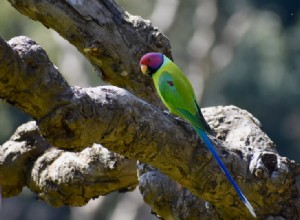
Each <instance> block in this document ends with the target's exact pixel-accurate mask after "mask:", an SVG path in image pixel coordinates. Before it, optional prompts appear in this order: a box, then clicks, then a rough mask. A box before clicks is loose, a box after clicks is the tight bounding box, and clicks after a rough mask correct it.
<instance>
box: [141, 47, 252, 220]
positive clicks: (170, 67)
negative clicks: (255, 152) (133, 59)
mask: <svg viewBox="0 0 300 220" xmlns="http://www.w3.org/2000/svg"><path fill="white" fill-rule="evenodd" d="M140 67H141V71H142V72H143V73H144V74H148V75H150V76H151V77H152V79H153V81H154V85H155V88H156V90H157V93H158V95H159V97H160V98H161V99H162V101H163V103H164V104H165V106H166V107H167V108H168V109H169V111H170V112H171V113H173V114H175V115H178V116H179V117H181V118H183V119H184V120H186V121H187V122H189V123H190V124H191V125H192V127H193V128H194V129H195V131H196V132H197V134H198V135H199V136H200V138H201V139H202V140H203V142H204V143H205V145H206V146H207V147H208V149H209V150H210V151H211V153H212V155H213V156H214V158H215V159H216V161H217V163H218V165H219V167H220V168H221V170H222V171H223V172H224V174H225V175H226V177H227V178H228V180H229V182H230V183H231V184H232V186H233V188H234V189H235V191H236V192H237V194H238V195H239V197H240V199H241V200H242V201H243V203H244V204H245V205H246V207H247V208H248V210H249V211H250V213H251V214H252V216H253V217H256V214H255V212H254V209H253V207H252V206H251V204H250V203H249V201H248V200H247V198H246V197H245V195H244V194H243V193H242V191H241V190H240V188H239V186H238V185H237V183H236V182H235V181H234V179H233V178H232V176H231V175H230V174H229V172H228V170H227V169H226V167H225V165H224V163H223V162H222V161H221V159H220V157H219V156H218V154H217V152H216V150H215V148H214V146H213V144H212V142H211V140H210V139H209V137H208V136H207V134H206V133H208V134H213V132H212V130H211V128H210V127H209V125H208V124H207V123H206V121H205V119H204V117H203V115H202V112H201V109H200V108H199V106H198V104H197V102H196V98H195V94H194V90H193V87H192V85H191V83H190V82H189V80H188V79H187V78H186V76H185V75H184V74H183V73H182V71H181V70H180V69H179V67H178V66H177V65H176V64H175V63H173V62H172V61H171V60H170V59H169V58H168V57H166V56H165V55H163V54H161V53H155V52H152V53H147V54H145V55H144V56H143V57H142V58H141V60H140Z"/></svg>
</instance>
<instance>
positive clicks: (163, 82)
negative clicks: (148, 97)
mask: <svg viewBox="0 0 300 220" xmlns="http://www.w3.org/2000/svg"><path fill="white" fill-rule="evenodd" d="M182 77H184V78H182ZM158 89H159V93H160V94H159V95H160V96H161V98H162V100H163V102H164V104H165V105H166V106H167V108H168V109H169V110H170V112H171V113H174V114H176V115H178V116H180V117H181V118H183V119H185V120H186V121H188V122H189V123H190V124H191V125H192V126H193V127H197V128H201V129H202V130H204V131H206V132H208V133H210V134H212V131H211V129H210V127H209V125H208V124H207V123H206V121H205V119H204V117H203V115H202V113H201V110H200V108H199V106H198V105H197V102H196V100H195V95H194V91H193V89H192V86H191V85H190V83H189V81H187V79H186V78H185V76H184V75H183V76H179V77H177V76H174V73H173V74H172V72H167V71H164V72H162V74H161V75H160V77H159V79H158Z"/></svg>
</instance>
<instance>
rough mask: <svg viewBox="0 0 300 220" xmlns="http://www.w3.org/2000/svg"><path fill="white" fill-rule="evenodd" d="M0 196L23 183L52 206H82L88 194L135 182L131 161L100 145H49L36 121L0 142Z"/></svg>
mask: <svg viewBox="0 0 300 220" xmlns="http://www.w3.org/2000/svg"><path fill="white" fill-rule="evenodd" d="M0 155H1V156H0V183H1V185H2V189H3V196H4V197H10V196H14V195H17V194H19V193H20V192H21V191H22V188H23V186H25V185H27V186H28V187H29V188H30V189H31V190H32V191H34V192H36V193H37V194H38V196H39V197H40V198H41V199H44V200H45V201H47V202H48V203H49V204H51V205H53V206H56V207H57V206H62V205H72V206H81V205H84V204H86V203H87V202H88V201H89V200H90V199H91V198H95V197H98V196H99V195H105V194H108V193H110V192H113V191H116V190H130V189H132V188H134V187H135V186H136V185H137V175H136V162H135V161H134V160H129V159H126V158H124V157H123V156H119V155H118V154H116V153H111V152H109V151H108V150H107V149H105V148H103V147H102V146H101V145H96V144H95V145H93V146H92V147H87V148H85V149H84V150H83V151H81V152H78V153H73V152H66V151H63V150H59V149H56V148H53V147H52V146H51V145H50V144H49V143H48V142H47V141H45V139H44V138H42V137H41V136H40V134H39V131H38V127H37V126H36V124H35V122H33V121H32V122H29V123H26V124H24V125H22V126H20V127H19V128H18V129H17V131H16V133H15V134H14V135H13V136H12V137H11V139H10V140H9V141H7V142H6V143H4V144H3V145H2V146H1V147H0Z"/></svg>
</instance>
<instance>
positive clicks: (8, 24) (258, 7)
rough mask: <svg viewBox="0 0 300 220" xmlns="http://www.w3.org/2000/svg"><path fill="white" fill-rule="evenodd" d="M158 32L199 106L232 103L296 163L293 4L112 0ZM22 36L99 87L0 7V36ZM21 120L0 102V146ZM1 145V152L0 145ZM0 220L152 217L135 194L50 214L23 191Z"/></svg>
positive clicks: (72, 58) (52, 43)
mask: <svg viewBox="0 0 300 220" xmlns="http://www.w3.org/2000/svg"><path fill="white" fill-rule="evenodd" d="M117 2H118V3H119V4H120V5H122V6H123V7H124V9H125V10H127V11H129V12H130V13H131V14H135V15H140V16H142V17H143V18H145V19H150V20H151V21H152V23H153V25H154V26H157V27H158V28H159V30H161V31H162V32H163V33H164V34H166V35H167V36H168V37H169V39H170V41H171V45H172V51H173V57H174V60H175V62H176V63H177V64H178V65H179V66H180V67H181V68H182V69H183V71H184V72H185V73H186V75H188V77H189V79H190V80H191V81H192V83H193V86H194V88H195V90H196V93H197V97H198V99H199V101H201V103H202V104H201V106H202V107H206V106H216V105H236V106H238V107H240V108H243V109H246V110H247V111H249V112H250V113H252V114H253V115H254V116H255V117H257V118H258V119H259V120H260V122H261V123H262V125H263V130H264V131H265V132H266V133H267V134H268V135H269V137H270V138H271V139H272V140H273V141H274V142H275V143H276V145H277V147H278V150H279V152H280V154H281V155H282V156H286V157H288V158H290V159H294V160H296V161H297V162H298V163H299V162H300V89H299V87H300V16H299V14H300V13H299V12H300V11H299V10H300V1H295V0H248V1H246V0H231V1H222V0H186V1H183V0H182V1H179V0H148V1H143V2H141V1H140V0H118V1H117ZM19 35H26V36H28V37H30V38H32V39H33V40H35V41H37V42H38V43H39V44H40V45H42V47H43V48H44V49H45V50H46V51H47V53H48V55H49V57H50V59H51V60H52V62H53V63H54V64H55V65H56V66H58V68H59V69H60V71H61V72H62V73H63V74H64V77H65V78H66V79H67V80H68V82H69V83H70V84H71V85H78V86H83V87H87V86H98V85H102V84H104V83H103V82H102V81H101V80H100V79H99V78H98V77H97V74H96V73H95V71H94V70H93V68H92V67H91V65H90V64H89V63H88V62H87V61H86V60H85V59H84V58H83V56H82V55H81V54H79V53H78V51H77V50H76V49H75V48H74V47H73V46H71V45H70V44H69V43H68V42H66V41H65V40H64V39H62V38H61V37H60V36H59V35H58V34H57V33H55V32H54V31H52V30H49V29H47V28H45V27H44V26H43V25H41V24H40V23H38V22H35V21H33V20H30V19H29V18H27V17H24V16H22V15H20V14H19V13H18V12H17V11H16V10H15V9H14V8H13V7H11V6H10V4H9V3H8V2H7V1H1V3H0V36H1V37H2V38H4V39H6V40H9V39H10V38H12V37H14V36H19ZM28 120H30V118H28V116H26V115H25V114H23V113H22V112H20V111H19V110H18V109H15V108H13V107H11V106H10V105H8V104H7V103H5V102H4V101H3V100H0V121H1V123H0V145H1V144H2V143H4V142H5V141H6V140H7V139H9V137H10V136H11V134H12V133H13V132H14V131H15V129H16V128H17V127H18V126H19V125H21V124H22V123H23V122H26V121H28ZM0 147H1V146H0ZM0 219H5V220H21V219H22V220H29V219H30V220H35V219H39V220H40V219H43V220H48V219H49V220H52V219H63V220H79V219H80V220H81V219H91V220H92V219H101V220H102V219H103V220H106V219H109V220H117V219H122V220H131V219H146V220H151V219H156V218H155V217H154V216H152V215H151V214H150V208H149V207H148V206H147V205H145V204H144V203H143V201H142V198H141V196H140V195H139V193H138V190H136V191H134V192H133V193H125V194H119V193H112V194H110V195H108V196H105V197H100V198H99V199H96V200H93V201H91V202H90V203H89V204H88V205H86V206H84V207H81V208H70V207H63V208H53V207H51V206H49V205H47V204H46V203H45V202H43V201H38V200H36V198H35V195H34V194H32V193H31V192H30V191H29V190H28V189H24V190H23V193H22V194H21V195H19V196H17V197H14V198H9V199H4V201H3V205H2V210H1V212H0Z"/></svg>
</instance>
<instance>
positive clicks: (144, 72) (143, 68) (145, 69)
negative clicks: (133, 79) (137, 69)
mask: <svg viewBox="0 0 300 220" xmlns="http://www.w3.org/2000/svg"><path fill="white" fill-rule="evenodd" d="M141 71H142V73H143V74H146V73H147V71H148V67H147V65H145V64H141Z"/></svg>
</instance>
